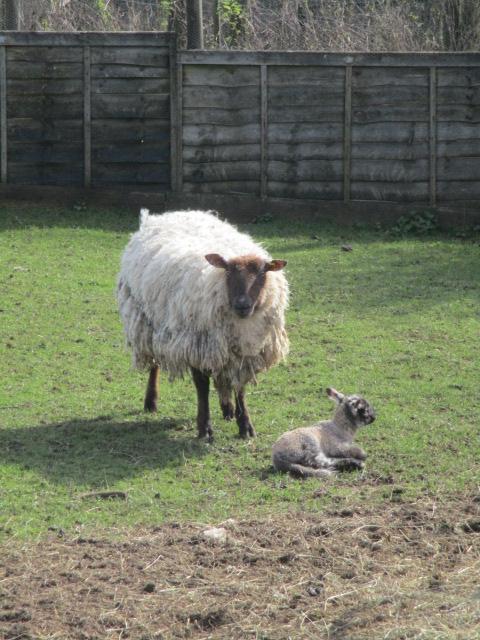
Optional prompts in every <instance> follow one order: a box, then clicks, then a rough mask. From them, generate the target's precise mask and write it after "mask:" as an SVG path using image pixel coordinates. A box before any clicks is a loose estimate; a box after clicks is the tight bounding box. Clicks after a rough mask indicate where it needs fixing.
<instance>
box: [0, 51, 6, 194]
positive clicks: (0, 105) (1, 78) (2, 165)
mask: <svg viewBox="0 0 480 640" xmlns="http://www.w3.org/2000/svg"><path fill="white" fill-rule="evenodd" d="M0 149H1V150H0V174H1V181H2V183H6V182H7V62H6V47H0Z"/></svg>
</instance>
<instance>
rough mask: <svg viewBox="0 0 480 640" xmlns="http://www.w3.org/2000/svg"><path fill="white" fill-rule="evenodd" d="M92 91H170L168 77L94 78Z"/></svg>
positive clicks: (164, 92)
mask: <svg viewBox="0 0 480 640" xmlns="http://www.w3.org/2000/svg"><path fill="white" fill-rule="evenodd" d="M91 87H92V93H117V94H118V93H120V94H121V93H163V94H168V93H170V79H169V78H94V79H93V80H92V85H91Z"/></svg>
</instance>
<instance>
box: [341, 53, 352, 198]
mask: <svg viewBox="0 0 480 640" xmlns="http://www.w3.org/2000/svg"><path fill="white" fill-rule="evenodd" d="M351 164H352V67H351V65H347V66H346V67H345V114H344V130H343V199H344V201H345V202H348V201H349V200H350V175H351Z"/></svg>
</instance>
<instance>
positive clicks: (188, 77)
mask: <svg viewBox="0 0 480 640" xmlns="http://www.w3.org/2000/svg"><path fill="white" fill-rule="evenodd" d="M258 83H259V72H258V69H256V68H255V67H224V66H218V67H211V66H205V67H202V66H193V67H189V66H184V67H183V86H184V87H188V86H207V85H208V86H216V87H233V88H235V87H239V86H242V87H245V86H254V87H258Z"/></svg>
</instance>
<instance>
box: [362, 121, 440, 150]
mask: <svg viewBox="0 0 480 640" xmlns="http://www.w3.org/2000/svg"><path fill="white" fill-rule="evenodd" d="M363 142H390V143H401V142H403V143H407V144H416V143H419V142H428V124H427V123H415V122H395V124H394V125H393V126H392V124H389V123H379V124H359V123H355V124H354V126H353V127H352V148H353V145H354V144H355V143H358V144H360V143H363Z"/></svg>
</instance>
